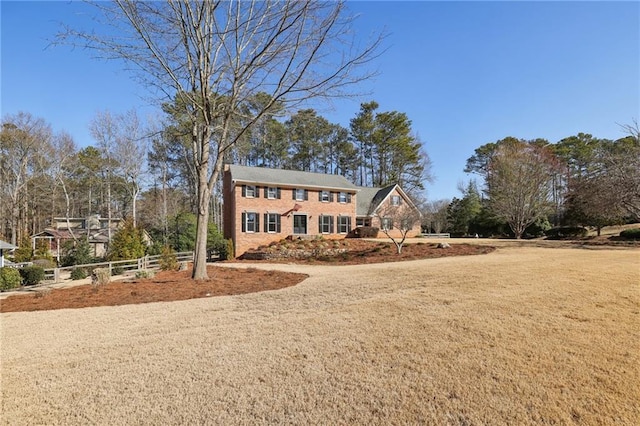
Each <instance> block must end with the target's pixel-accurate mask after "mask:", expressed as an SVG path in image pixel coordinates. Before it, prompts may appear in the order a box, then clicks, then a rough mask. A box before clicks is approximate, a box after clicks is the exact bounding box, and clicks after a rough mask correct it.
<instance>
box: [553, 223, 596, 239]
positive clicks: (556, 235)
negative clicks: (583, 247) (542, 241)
mask: <svg viewBox="0 0 640 426" xmlns="http://www.w3.org/2000/svg"><path fill="white" fill-rule="evenodd" d="M545 235H546V236H547V238H548V239H550V240H561V239H571V238H584V237H586V236H587V235H589V231H588V230H587V228H583V227H581V226H560V227H557V228H551V229H549V230H548V231H546V232H545Z"/></svg>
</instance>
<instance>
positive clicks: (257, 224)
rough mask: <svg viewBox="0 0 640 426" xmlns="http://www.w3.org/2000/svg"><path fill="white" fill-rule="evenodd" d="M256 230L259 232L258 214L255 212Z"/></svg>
mask: <svg viewBox="0 0 640 426" xmlns="http://www.w3.org/2000/svg"><path fill="white" fill-rule="evenodd" d="M256 232H260V215H259V214H258V213H256Z"/></svg>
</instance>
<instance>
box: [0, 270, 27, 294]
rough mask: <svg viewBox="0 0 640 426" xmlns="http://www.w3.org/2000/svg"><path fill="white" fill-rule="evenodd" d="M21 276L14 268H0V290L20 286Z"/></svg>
mask: <svg viewBox="0 0 640 426" xmlns="http://www.w3.org/2000/svg"><path fill="white" fill-rule="evenodd" d="M21 282H22V277H21V276H20V272H18V270H17V269H15V268H8V267H6V266H5V267H4V268H0V291H5V290H11V289H12V288H17V287H20V283H21Z"/></svg>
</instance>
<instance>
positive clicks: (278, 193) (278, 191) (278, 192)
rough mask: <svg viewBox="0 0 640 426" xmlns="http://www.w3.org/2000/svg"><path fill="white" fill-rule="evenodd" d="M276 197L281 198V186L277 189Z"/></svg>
mask: <svg viewBox="0 0 640 426" xmlns="http://www.w3.org/2000/svg"><path fill="white" fill-rule="evenodd" d="M276 198H277V199H278V200H279V199H280V188H277V189H276Z"/></svg>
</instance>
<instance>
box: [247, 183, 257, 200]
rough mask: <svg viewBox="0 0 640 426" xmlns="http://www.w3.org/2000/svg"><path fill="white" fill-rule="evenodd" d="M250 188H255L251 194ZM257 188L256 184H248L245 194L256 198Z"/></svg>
mask: <svg viewBox="0 0 640 426" xmlns="http://www.w3.org/2000/svg"><path fill="white" fill-rule="evenodd" d="M249 188H252V189H253V190H252V194H251V195H249ZM256 190H257V188H256V186H255V185H246V186H245V189H244V196H245V197H246V198H256Z"/></svg>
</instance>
